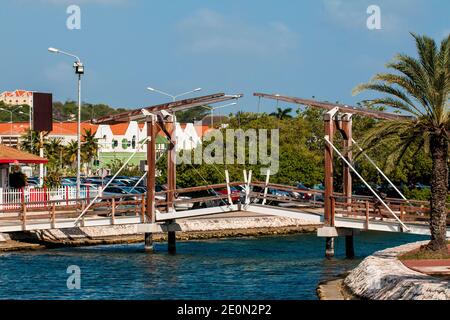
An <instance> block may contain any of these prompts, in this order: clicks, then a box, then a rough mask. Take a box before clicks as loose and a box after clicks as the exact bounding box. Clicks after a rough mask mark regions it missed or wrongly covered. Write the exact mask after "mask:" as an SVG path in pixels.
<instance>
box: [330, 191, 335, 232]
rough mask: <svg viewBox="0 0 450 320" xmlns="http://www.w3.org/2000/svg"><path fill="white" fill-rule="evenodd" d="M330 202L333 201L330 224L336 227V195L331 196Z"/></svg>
mask: <svg viewBox="0 0 450 320" xmlns="http://www.w3.org/2000/svg"><path fill="white" fill-rule="evenodd" d="M330 202H331V208H330V209H331V211H330V226H331V227H334V218H335V215H336V199H335V198H334V196H331V199H330Z"/></svg>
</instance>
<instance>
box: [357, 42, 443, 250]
mask: <svg viewBox="0 0 450 320" xmlns="http://www.w3.org/2000/svg"><path fill="white" fill-rule="evenodd" d="M412 36H413V37H414V39H415V42H416V47H417V51H418V58H414V57H411V56H407V55H404V54H399V55H397V56H396V57H395V59H394V60H393V61H392V62H391V63H389V64H387V67H388V68H389V69H392V70H394V71H395V73H381V74H377V75H376V76H375V77H374V78H373V79H372V81H370V82H369V83H367V84H362V85H360V86H358V87H357V88H356V89H355V91H354V92H355V94H357V93H359V92H361V91H363V90H373V91H377V92H381V93H383V94H385V96H384V97H381V98H377V99H373V100H367V101H366V102H367V103H369V105H371V106H387V107H391V108H393V109H394V110H398V111H400V112H401V113H402V114H407V115H410V116H411V117H410V118H405V119H404V120H392V121H381V122H379V123H378V124H377V125H376V126H375V127H374V128H373V129H372V130H370V131H369V132H368V134H367V135H366V137H365V139H364V141H363V143H364V145H365V147H366V149H371V148H373V147H375V146H376V145H377V144H378V143H380V142H383V141H384V142H386V141H391V142H392V143H393V144H394V146H395V148H394V150H395V151H394V152H393V155H395V158H396V159H397V160H401V158H402V157H403V155H404V154H405V152H406V151H408V150H411V148H415V150H420V149H422V148H425V150H426V151H430V152H431V159H432V163H433V166H432V178H431V193H432V195H431V198H430V207H431V218H430V230H431V241H430V242H429V244H428V245H426V246H424V247H423V248H422V249H423V250H425V251H435V252H436V251H442V252H444V251H445V252H446V250H447V243H446V219H447V209H446V199H447V192H448V162H447V161H448V147H449V141H448V140H449V129H450V121H449V100H450V35H449V36H447V37H446V38H445V39H444V40H443V41H442V42H441V44H440V47H439V48H438V46H437V44H436V43H435V41H434V40H433V39H431V38H429V37H427V36H419V35H416V34H412Z"/></svg>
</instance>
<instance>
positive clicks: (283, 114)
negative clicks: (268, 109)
mask: <svg viewBox="0 0 450 320" xmlns="http://www.w3.org/2000/svg"><path fill="white" fill-rule="evenodd" d="M291 112H292V108H286V109H282V108H277V111H276V112H272V113H271V114H270V116H271V117H275V118H277V119H279V120H283V119H289V118H292V116H291V115H290V113H291Z"/></svg>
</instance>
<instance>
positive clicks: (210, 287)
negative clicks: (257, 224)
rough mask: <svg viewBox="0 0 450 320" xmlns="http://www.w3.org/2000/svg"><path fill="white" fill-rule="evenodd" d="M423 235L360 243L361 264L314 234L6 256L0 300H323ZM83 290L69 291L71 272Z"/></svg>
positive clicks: (375, 237) (365, 237)
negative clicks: (329, 255) (331, 252)
mask: <svg viewBox="0 0 450 320" xmlns="http://www.w3.org/2000/svg"><path fill="white" fill-rule="evenodd" d="M424 239H426V238H424V237H420V236H411V235H405V234H392V233H375V232H367V233H362V234H361V235H359V236H357V237H355V250H356V254H357V259H354V260H347V259H345V257H344V252H345V248H344V239H338V240H337V242H336V258H335V259H332V260H327V259H325V258H324V247H325V244H324V239H320V238H317V237H316V236H315V235H313V234H303V235H293V236H278V237H262V238H244V239H224V240H208V241H192V242H178V243H177V250H178V251H177V254H175V255H169V254H167V253H166V244H164V243H161V244H156V250H157V251H158V253H157V254H146V253H144V252H143V244H133V245H114V246H98V247H81V248H64V249H52V250H42V251H32V252H17V253H5V254H0V270H1V271H0V299H317V297H316V293H315V290H316V287H317V284H318V283H319V282H320V281H322V280H325V279H329V278H330V277H333V276H335V275H338V274H340V273H342V272H344V271H345V270H349V269H351V268H353V267H354V266H356V265H357V263H358V262H360V260H361V259H362V258H363V257H365V256H367V255H370V254H371V253H373V252H375V251H377V250H381V249H384V248H387V247H392V246H396V245H400V244H404V243H407V242H412V241H418V240H424ZM70 265H77V266H79V267H80V269H81V289H80V290H69V289H67V284H66V281H67V278H68V276H69V274H67V273H66V271H67V268H68V266H70Z"/></svg>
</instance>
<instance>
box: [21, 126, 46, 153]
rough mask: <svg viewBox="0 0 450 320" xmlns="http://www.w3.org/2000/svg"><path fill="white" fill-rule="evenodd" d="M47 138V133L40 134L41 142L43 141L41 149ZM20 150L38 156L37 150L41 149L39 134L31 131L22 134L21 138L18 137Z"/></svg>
mask: <svg viewBox="0 0 450 320" xmlns="http://www.w3.org/2000/svg"><path fill="white" fill-rule="evenodd" d="M47 137H48V132H43V133H42V140H43V144H42V147H44V146H45V144H46V141H47V139H48V138H47ZM20 141H21V142H20V149H21V150H23V151H26V152H29V153H32V154H36V155H38V154H39V149H40V148H41V142H40V139H39V132H37V131H31V132H30V130H27V132H26V133H24V134H23V135H22V136H21V137H20Z"/></svg>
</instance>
